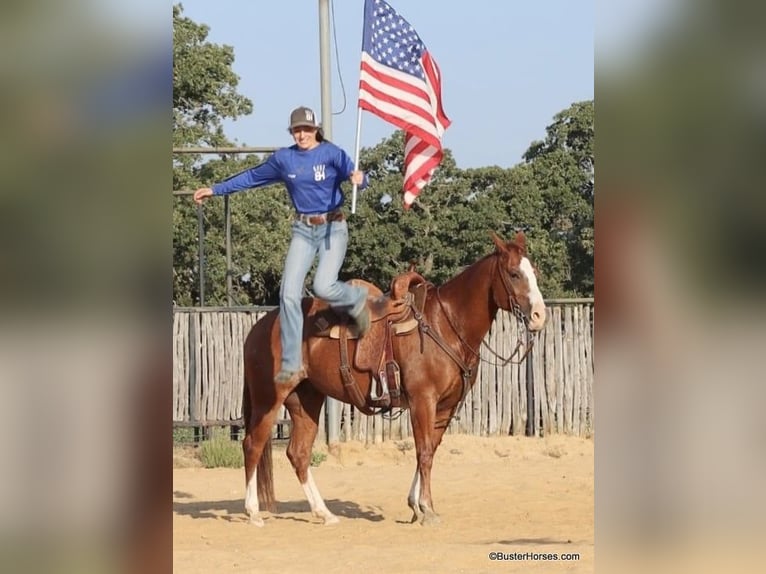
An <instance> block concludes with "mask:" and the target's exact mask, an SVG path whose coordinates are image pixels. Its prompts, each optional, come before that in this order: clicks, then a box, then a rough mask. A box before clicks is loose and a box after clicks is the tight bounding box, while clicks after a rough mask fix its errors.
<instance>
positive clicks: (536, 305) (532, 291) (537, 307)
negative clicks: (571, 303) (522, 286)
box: [519, 257, 545, 331]
mask: <svg viewBox="0 0 766 574" xmlns="http://www.w3.org/2000/svg"><path fill="white" fill-rule="evenodd" d="M519 270H520V271H521V272H522V273H523V274H524V276H525V277H526V278H527V284H528V285H529V307H530V313H529V323H528V325H527V329H529V330H530V331H539V330H541V329H542V328H543V326H544V325H545V301H543V295H542V293H540V289H539V287H538V286H537V276H536V275H535V270H534V269H533V268H532V264H531V263H530V262H529V259H527V258H526V257H522V258H521V263H520V264H519Z"/></svg>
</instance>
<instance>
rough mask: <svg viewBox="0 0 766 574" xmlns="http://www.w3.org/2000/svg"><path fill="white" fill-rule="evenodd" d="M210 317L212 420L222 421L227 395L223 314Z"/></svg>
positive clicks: (211, 314) (212, 314)
mask: <svg viewBox="0 0 766 574" xmlns="http://www.w3.org/2000/svg"><path fill="white" fill-rule="evenodd" d="M208 315H210V327H211V328H210V347H209V348H210V350H211V353H210V363H211V364H212V366H213V369H212V371H213V376H212V378H211V386H212V388H213V393H212V397H213V402H212V405H211V409H210V413H209V414H210V420H220V419H221V418H222V417H221V403H222V402H223V396H224V394H225V388H224V380H223V369H222V366H223V365H222V363H223V362H224V360H225V359H224V354H223V348H222V347H223V329H222V328H221V313H208Z"/></svg>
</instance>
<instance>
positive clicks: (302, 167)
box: [212, 141, 368, 213]
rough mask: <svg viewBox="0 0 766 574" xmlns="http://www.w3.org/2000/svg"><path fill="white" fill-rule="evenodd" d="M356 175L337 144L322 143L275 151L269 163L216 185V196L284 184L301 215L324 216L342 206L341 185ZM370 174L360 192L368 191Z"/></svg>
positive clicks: (365, 178) (266, 162)
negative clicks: (305, 148)
mask: <svg viewBox="0 0 766 574" xmlns="http://www.w3.org/2000/svg"><path fill="white" fill-rule="evenodd" d="M352 171H354V162H353V161H351V158H350V157H348V154H347V153H346V152H345V151H343V150H342V149H341V148H339V147H338V146H336V145H335V144H334V143H331V142H328V141H323V142H321V143H320V144H319V145H318V146H317V147H315V148H314V149H310V150H302V149H300V148H299V147H298V146H297V145H292V146H290V147H286V148H281V149H278V150H277V151H275V152H274V153H273V154H271V156H270V157H269V159H267V160H266V161H265V162H263V163H262V164H260V165H257V166H256V167H253V168H251V169H248V170H247V171H243V172H242V173H239V174H237V175H234V176H232V177H230V178H229V179H226V180H224V181H222V182H221V183H216V184H215V185H213V188H212V189H213V195H228V194H230V193H233V192H235V191H241V190H243V189H252V188H255V187H263V186H264V185H270V184H273V183H279V182H282V183H284V184H285V186H286V187H287V192H288V193H289V194H290V200H291V201H292V202H293V205H294V206H295V210H296V211H297V212H298V213H325V212H327V211H332V210H334V209H337V208H339V207H341V206H342V205H343V199H344V197H343V192H342V191H341V189H340V184H341V183H342V182H343V181H346V180H347V179H348V178H349V176H350V175H351V172H352ZM367 184H368V180H367V174H365V176H364V181H363V182H362V185H360V186H359V188H360V189H364V188H366V187H367Z"/></svg>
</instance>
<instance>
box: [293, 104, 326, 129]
mask: <svg viewBox="0 0 766 574" xmlns="http://www.w3.org/2000/svg"><path fill="white" fill-rule="evenodd" d="M298 126H308V127H311V128H318V127H319V124H318V123H317V121H316V116H315V115H314V112H313V111H312V110H311V109H310V108H306V107H303V106H301V107H300V108H295V109H294V110H293V111H292V113H291V114H290V129H293V128H297V127H298Z"/></svg>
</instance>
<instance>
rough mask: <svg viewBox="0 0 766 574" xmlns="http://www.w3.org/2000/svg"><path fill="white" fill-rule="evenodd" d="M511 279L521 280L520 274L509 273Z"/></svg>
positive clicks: (516, 272) (515, 272)
mask: <svg viewBox="0 0 766 574" xmlns="http://www.w3.org/2000/svg"><path fill="white" fill-rule="evenodd" d="M511 279H521V274H520V273H519V272H518V271H511Z"/></svg>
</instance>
